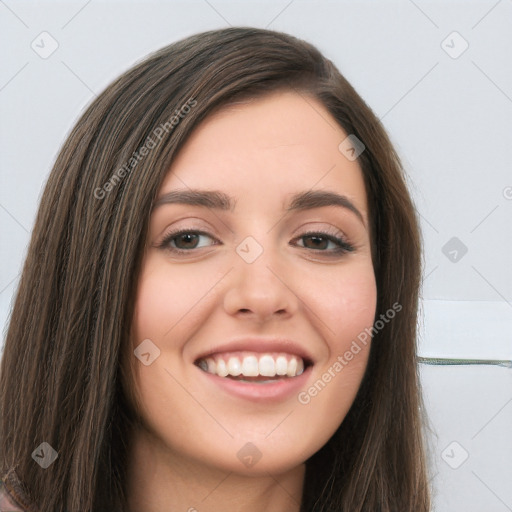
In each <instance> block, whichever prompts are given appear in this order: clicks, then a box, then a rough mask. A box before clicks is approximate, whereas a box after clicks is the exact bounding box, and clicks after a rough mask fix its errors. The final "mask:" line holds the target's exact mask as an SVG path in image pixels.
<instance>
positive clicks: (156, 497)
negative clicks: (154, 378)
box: [126, 431, 305, 512]
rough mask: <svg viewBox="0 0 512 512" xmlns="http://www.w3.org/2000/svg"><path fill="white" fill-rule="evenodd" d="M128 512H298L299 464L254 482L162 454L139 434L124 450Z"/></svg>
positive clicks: (155, 444) (252, 478)
mask: <svg viewBox="0 0 512 512" xmlns="http://www.w3.org/2000/svg"><path fill="white" fill-rule="evenodd" d="M130 449H131V453H130V457H129V467H128V480H127V485H126V489H127V499H128V510H129V512H136V511H140V510H144V511H145V512H168V511H169V510H179V511H183V512H203V511H204V510H208V512H221V511H222V512H229V511H231V510H250V511H251V512H299V510H300V502H301V495H302V487H303V482H304V474H305V464H301V465H299V466H297V467H295V468H292V469H290V470H289V471H286V472H284V473H281V474H271V473H269V472H265V473H264V474H262V475H259V476H248V475H244V474H240V473H235V472H229V471H223V470H222V469H219V468H215V467H211V466H207V465H205V464H204V463H202V462H200V461H195V460H192V459H190V458H187V457H184V456H182V455H180V454H176V453H175V452H172V451H170V450H169V449H167V448H165V447H164V446H163V445H162V444H161V442H159V441H158V440H156V439H155V438H153V437H152V436H151V435H150V434H148V433H147V432H145V431H138V432H137V433H136V434H135V435H134V436H133V442H132V443H131V444H130Z"/></svg>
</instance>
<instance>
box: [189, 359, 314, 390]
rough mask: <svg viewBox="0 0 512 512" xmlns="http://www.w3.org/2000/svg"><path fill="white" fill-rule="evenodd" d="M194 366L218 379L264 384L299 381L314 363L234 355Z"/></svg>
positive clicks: (202, 361)
mask: <svg viewBox="0 0 512 512" xmlns="http://www.w3.org/2000/svg"><path fill="white" fill-rule="evenodd" d="M194 364H195V365H196V366H198V367H199V368H200V369H201V370H203V371H204V372H206V373H210V374H212V375H217V376H219V377H224V378H228V379H233V380H237V381H240V382H259V383H265V382H275V381H276V380H281V379H288V378H293V377H298V376H299V375H301V374H302V373H303V372H304V370H305V369H306V368H307V367H308V366H311V364H312V363H310V362H309V361H305V360H304V359H302V357H300V356H297V355H292V354H286V353H272V352H270V353H269V352H267V353H257V352H232V353H229V354H213V355H210V356H208V357H203V358H200V359H198V360H197V361H196V362H195V363H194Z"/></svg>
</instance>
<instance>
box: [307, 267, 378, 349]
mask: <svg viewBox="0 0 512 512" xmlns="http://www.w3.org/2000/svg"><path fill="white" fill-rule="evenodd" d="M311 300H312V301H313V302H314V306H313V307H314V308H315V311H319V312H321V318H322V320H323V321H324V324H325V331H324V332H325V339H326V341H327V345H328V348H329V351H330V355H331V358H332V357H337V356H338V355H340V354H342V353H343V352H345V350H347V349H348V347H350V344H351V341H352V340H355V339H357V336H358V335H359V334H361V333H362V332H365V329H366V328H369V327H371V326H372V324H373V321H374V318H375V308H376V304H377V286H376V283H375V277H374V274H373V268H372V267H371V266H369V265H364V266H361V267H360V268H356V267H352V268H351V269H350V270H349V269H347V272H345V273H342V274H341V275H340V276H339V277H336V278H333V279H332V280H331V281H330V282H329V286H328V287H323V289H322V290H318V289H317V293H316V294H315V295H314V296H313V297H312V299H311Z"/></svg>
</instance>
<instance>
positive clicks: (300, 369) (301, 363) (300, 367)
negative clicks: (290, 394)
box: [295, 359, 304, 375]
mask: <svg viewBox="0 0 512 512" xmlns="http://www.w3.org/2000/svg"><path fill="white" fill-rule="evenodd" d="M303 371H304V361H303V360H302V359H299V360H298V361H297V371H296V372H295V375H302V372H303Z"/></svg>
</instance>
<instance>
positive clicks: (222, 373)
mask: <svg viewBox="0 0 512 512" xmlns="http://www.w3.org/2000/svg"><path fill="white" fill-rule="evenodd" d="M217 375H218V376H219V377H226V376H227V375H229V372H228V369H227V367H226V363H225V361H224V360H223V359H219V360H218V361H217Z"/></svg>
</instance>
